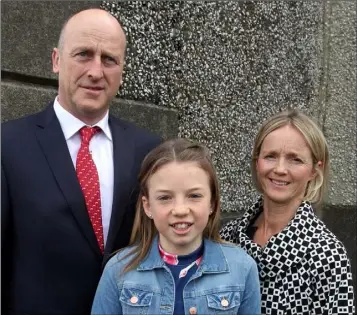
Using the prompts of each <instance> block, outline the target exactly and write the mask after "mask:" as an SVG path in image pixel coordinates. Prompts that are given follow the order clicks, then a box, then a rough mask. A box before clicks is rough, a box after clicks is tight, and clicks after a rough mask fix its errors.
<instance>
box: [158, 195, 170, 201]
mask: <svg viewBox="0 0 357 315" xmlns="http://www.w3.org/2000/svg"><path fill="white" fill-rule="evenodd" d="M157 199H158V200H160V201H167V200H169V199H170V196H159V197H158V198H157Z"/></svg>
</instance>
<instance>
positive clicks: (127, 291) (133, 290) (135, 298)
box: [119, 285, 154, 315]
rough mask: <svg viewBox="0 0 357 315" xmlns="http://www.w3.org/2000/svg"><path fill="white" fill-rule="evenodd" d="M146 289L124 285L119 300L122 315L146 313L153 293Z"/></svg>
mask: <svg viewBox="0 0 357 315" xmlns="http://www.w3.org/2000/svg"><path fill="white" fill-rule="evenodd" d="M147 289H148V288H143V287H140V286H137V287H132V286H130V287H126V286H125V285H124V287H123V288H122V290H121V294H120V298H119V299H120V302H121V304H122V310H123V314H133V315H134V314H135V315H138V314H140V315H145V314H147V313H148V310H149V307H150V305H151V301H152V298H153V295H154V293H153V292H152V291H148V290H147Z"/></svg>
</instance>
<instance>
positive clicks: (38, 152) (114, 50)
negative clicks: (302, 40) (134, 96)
mask: <svg viewBox="0 0 357 315" xmlns="http://www.w3.org/2000/svg"><path fill="white" fill-rule="evenodd" d="M125 47H126V39H125V34H124V32H123V30H122V28H121V26H120V24H119V23H118V21H117V20H116V19H115V18H114V17H113V16H112V15H110V14H109V13H108V12H106V11H104V10H100V9H89V10H85V11H81V12H79V13H78V14H76V15H74V16H72V17H71V18H70V19H69V20H68V21H67V23H66V24H65V26H64V27H63V29H62V32H61V35H60V40H59V44H58V48H55V49H54V50H53V53H52V63H53V71H54V72H55V73H57V74H58V78H59V86H58V96H57V98H56V99H55V101H54V102H52V103H51V104H49V105H48V106H47V108H46V109H45V110H44V111H42V112H40V113H38V114H35V115H31V116H27V117H25V118H22V119H19V120H15V121H10V122H7V123H5V124H3V125H2V150H1V151H2V152H1V154H2V157H1V161H2V164H1V165H2V169H1V192H2V196H1V197H2V209H1V212H2V222H1V224H2V238H1V247H2V301H1V302H2V314H36V315H40V314H46V315H50V314H51V315H53V314H66V315H68V314H71V315H77V314H78V315H79V314H88V313H89V312H90V308H91V304H92V299H93V297H94V294H95V290H96V286H97V283H98V281H99V278H100V275H101V271H102V268H103V265H104V264H105V262H106V261H107V259H108V257H109V255H110V254H111V253H112V252H113V251H115V250H117V249H119V248H122V247H124V246H126V245H127V244H128V241H129V237H130V233H131V228H132V224H133V218H134V212H135V203H136V198H137V192H138V187H137V175H138V172H139V169H140V164H141V162H142V160H143V158H144V156H145V155H146V154H147V153H148V151H150V150H151V149H152V148H153V147H155V146H156V145H157V144H158V143H159V142H160V139H159V137H156V136H154V135H151V134H150V133H148V132H146V131H144V130H141V129H139V128H136V127H135V126H133V125H132V124H129V123H127V122H124V121H121V120H119V119H117V118H114V117H112V116H111V115H109V114H108V110H109V103H110V102H111V100H112V99H113V98H114V97H115V95H116V93H117V91H118V88H119V86H120V84H121V78H122V70H123V63H124V53H125Z"/></svg>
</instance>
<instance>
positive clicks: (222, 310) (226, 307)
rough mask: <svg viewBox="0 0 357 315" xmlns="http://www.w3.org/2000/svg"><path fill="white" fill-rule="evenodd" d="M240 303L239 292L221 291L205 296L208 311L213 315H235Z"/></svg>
mask: <svg viewBox="0 0 357 315" xmlns="http://www.w3.org/2000/svg"><path fill="white" fill-rule="evenodd" d="M240 303H241V293H240V292H239V291H221V292H215V293H211V294H207V305H208V309H211V310H214V312H215V314H231V313H232V314H237V313H238V309H239V305H240Z"/></svg>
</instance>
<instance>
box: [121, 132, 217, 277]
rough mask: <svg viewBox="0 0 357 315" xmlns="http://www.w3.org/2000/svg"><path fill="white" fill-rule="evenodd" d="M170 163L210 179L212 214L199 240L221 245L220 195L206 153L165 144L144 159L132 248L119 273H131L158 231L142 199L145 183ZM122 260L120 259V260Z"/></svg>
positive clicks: (180, 143) (180, 142) (179, 142)
mask: <svg viewBox="0 0 357 315" xmlns="http://www.w3.org/2000/svg"><path fill="white" fill-rule="evenodd" d="M170 162H196V163H197V165H198V166H199V167H200V168H202V169H203V170H204V171H206V172H207V174H208V175H209V178H210V188H211V205H212V214H211V215H210V216H209V219H208V223H207V226H206V228H205V230H204V231H203V237H205V238H208V239H211V240H214V241H216V242H221V239H220V236H219V228H220V193H219V185H218V179H217V174H216V171H215V168H214V166H213V163H212V160H211V157H210V154H209V151H208V149H207V148H206V147H205V146H203V145H200V144H198V143H194V142H192V141H190V140H187V139H174V140H168V141H165V142H164V143H162V144H160V145H159V146H158V147H156V148H155V149H153V150H152V151H151V152H149V153H148V155H147V156H146V157H145V159H144V161H143V163H142V165H141V170H140V174H139V183H140V192H139V197H138V201H137V204H136V214H135V220H134V226H133V230H132V233H131V237H130V243H129V246H131V245H135V246H134V247H133V249H132V250H131V251H130V252H129V253H128V254H127V255H126V256H125V257H124V258H126V257H128V256H132V258H131V259H130V261H129V262H128V263H127V264H126V266H125V268H124V270H123V272H124V273H125V272H128V271H130V270H133V269H135V268H136V267H137V266H138V265H139V264H140V262H141V261H142V260H143V259H144V258H145V257H146V255H147V254H148V252H149V250H150V247H151V245H152V242H153V240H154V238H155V236H156V235H157V234H158V231H157V229H156V227H155V224H154V221H153V220H151V219H150V218H148V216H147V215H146V214H145V212H144V209H143V206H142V201H141V200H142V197H143V196H145V197H148V187H147V183H148V179H149V178H150V177H151V176H152V175H153V174H154V173H155V172H156V171H157V170H158V169H159V168H160V167H162V166H163V165H165V164H167V163H170ZM124 258H123V259H124Z"/></svg>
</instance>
